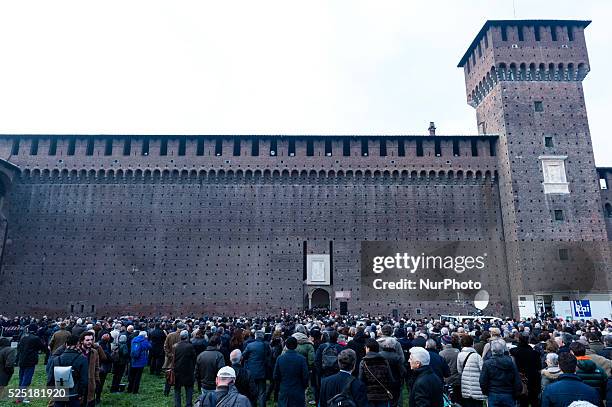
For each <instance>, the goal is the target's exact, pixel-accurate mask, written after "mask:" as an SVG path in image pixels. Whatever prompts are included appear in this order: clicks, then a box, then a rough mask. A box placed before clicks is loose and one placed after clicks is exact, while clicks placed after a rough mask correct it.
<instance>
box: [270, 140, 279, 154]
mask: <svg viewBox="0 0 612 407" xmlns="http://www.w3.org/2000/svg"><path fill="white" fill-rule="evenodd" d="M277 148H278V142H277V140H276V139H275V138H273V139H272V140H270V155H271V156H275V155H276V154H277V152H278V149H277Z"/></svg>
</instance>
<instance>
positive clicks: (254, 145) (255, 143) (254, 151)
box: [251, 138, 259, 157]
mask: <svg viewBox="0 0 612 407" xmlns="http://www.w3.org/2000/svg"><path fill="white" fill-rule="evenodd" d="M251 155H252V156H253V157H257V156H259V139H258V138H254V139H253V140H252V141H251Z"/></svg>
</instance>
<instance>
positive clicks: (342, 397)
mask: <svg viewBox="0 0 612 407" xmlns="http://www.w3.org/2000/svg"><path fill="white" fill-rule="evenodd" d="M354 381H355V377H354V376H351V377H350V379H349V380H348V382H347V383H346V384H345V385H344V388H343V389H342V391H341V392H340V393H338V394H336V395H335V396H334V397H332V398H331V399H329V400H327V405H328V406H329V407H357V403H355V400H353V395H352V394H351V385H352V384H353V382H354Z"/></svg>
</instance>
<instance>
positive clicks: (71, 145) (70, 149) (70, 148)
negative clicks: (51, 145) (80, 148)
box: [68, 139, 76, 155]
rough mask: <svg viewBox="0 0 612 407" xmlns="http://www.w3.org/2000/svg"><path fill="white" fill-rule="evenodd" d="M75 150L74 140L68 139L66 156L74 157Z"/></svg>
mask: <svg viewBox="0 0 612 407" xmlns="http://www.w3.org/2000/svg"><path fill="white" fill-rule="evenodd" d="M75 150H76V140H75V139H70V140H69V141H68V155H74V151H75Z"/></svg>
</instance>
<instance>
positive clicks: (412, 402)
mask: <svg viewBox="0 0 612 407" xmlns="http://www.w3.org/2000/svg"><path fill="white" fill-rule="evenodd" d="M408 362H409V363H410V369H411V370H412V374H413V378H414V382H413V385H412V388H411V389H410V399H409V404H408V405H409V406H442V405H444V402H443V400H442V393H443V386H442V380H440V378H439V377H438V375H437V374H436V373H434V371H433V369H432V368H431V366H429V362H430V353H429V352H428V351H427V350H425V349H424V348H422V347H420V346H415V347H413V348H411V349H410V358H409V359H408Z"/></svg>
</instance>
